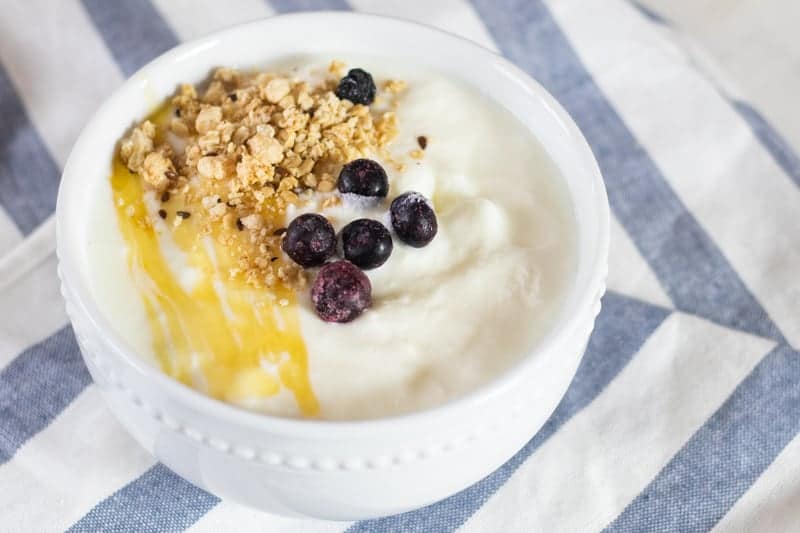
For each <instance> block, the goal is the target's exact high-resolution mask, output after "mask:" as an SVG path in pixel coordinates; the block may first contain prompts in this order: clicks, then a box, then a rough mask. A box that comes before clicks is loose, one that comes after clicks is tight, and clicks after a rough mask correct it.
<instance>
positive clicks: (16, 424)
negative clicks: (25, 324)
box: [0, 326, 91, 464]
mask: <svg viewBox="0 0 800 533" xmlns="http://www.w3.org/2000/svg"><path fill="white" fill-rule="evenodd" d="M90 381H91V378H90V377H89V372H87V370H86V367H85V366H84V364H83V361H82V360H81V356H80V352H79V350H78V345H77V343H76V342H75V337H74V335H73V334H72V328H71V327H69V326H67V327H65V328H64V329H62V330H60V331H58V332H57V333H55V334H54V335H52V336H50V337H49V338H47V339H46V340H44V341H42V342H40V343H39V344H37V345H35V346H32V347H31V348H28V349H27V350H25V351H24V352H22V353H21V354H20V355H19V356H17V357H16V358H15V359H14V360H13V361H11V363H9V365H8V366H6V367H5V368H4V369H3V371H2V372H0V421H2V422H0V464H2V463H4V462H6V461H8V460H9V459H10V458H11V457H13V455H14V453H16V451H17V450H18V449H19V447H20V446H22V445H23V444H24V443H25V442H26V441H27V440H28V439H30V438H31V437H32V436H34V435H35V434H36V433H38V432H39V431H41V430H42V429H44V428H45V427H47V425H48V424H50V422H51V421H52V420H53V419H54V418H55V417H56V416H58V414H59V413H61V411H63V410H64V409H65V408H66V407H67V406H68V405H69V404H70V403H71V402H72V400H74V399H75V397H76V396H78V394H80V392H81V391H82V390H83V389H84V388H86V386H87V385H88V384H89V383H90Z"/></svg>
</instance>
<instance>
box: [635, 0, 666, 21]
mask: <svg viewBox="0 0 800 533" xmlns="http://www.w3.org/2000/svg"><path fill="white" fill-rule="evenodd" d="M630 2H631V5H633V7H635V8H636V9H637V10H638V11H639V13H641V14H642V15H644V16H645V17H646V18H647V19H648V20H651V21H652V22H655V23H656V24H661V25H663V26H669V25H670V23H669V21H668V20H667V19H665V18H664V17H662V16H661V15H660V14H658V13H656V12H655V11H653V10H652V9H650V8H649V7H647V6H646V5H644V4H642V3H641V2H638V1H637V0H630Z"/></svg>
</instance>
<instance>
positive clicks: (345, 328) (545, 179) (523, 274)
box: [87, 58, 576, 420]
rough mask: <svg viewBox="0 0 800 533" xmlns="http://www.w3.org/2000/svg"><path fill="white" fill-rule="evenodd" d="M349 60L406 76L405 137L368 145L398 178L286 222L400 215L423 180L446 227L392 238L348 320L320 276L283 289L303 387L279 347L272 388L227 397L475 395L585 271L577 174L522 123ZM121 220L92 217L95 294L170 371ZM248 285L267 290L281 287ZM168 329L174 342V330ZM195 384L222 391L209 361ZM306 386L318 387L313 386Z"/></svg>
mask: <svg viewBox="0 0 800 533" xmlns="http://www.w3.org/2000/svg"><path fill="white" fill-rule="evenodd" d="M348 64H349V65H354V66H355V65H358V66H359V67H361V68H364V69H366V70H368V71H369V72H371V73H372V75H373V77H374V78H375V80H376V82H379V83H380V82H381V81H382V80H387V79H402V80H404V81H405V82H406V83H407V88H406V89H405V91H403V93H402V95H401V97H399V98H398V105H397V107H396V109H395V110H394V112H395V113H396V116H397V137H396V138H395V140H394V141H393V143H392V144H391V146H390V153H391V160H388V159H387V158H386V157H385V154H378V153H375V154H371V156H370V157H371V158H373V159H375V160H377V161H379V162H380V163H382V164H383V166H384V168H385V169H386V171H387V173H388V175H389V183H390V190H389V195H388V198H387V199H386V201H366V202H365V201H364V200H360V199H358V198H353V197H350V196H349V195H344V196H343V197H342V199H341V202H338V203H332V202H329V201H326V200H327V199H329V198H330V197H331V196H332V195H334V193H314V194H310V195H307V196H305V197H304V198H303V201H302V202H300V203H298V205H296V206H294V205H293V206H290V207H289V208H288V209H287V210H286V212H285V214H284V215H283V216H284V217H285V219H284V223H285V224H288V223H289V222H290V221H291V219H292V218H294V217H296V216H297V215H299V214H301V213H304V212H316V213H321V214H323V215H324V216H326V217H327V218H328V219H329V220H330V221H331V223H332V224H333V225H334V227H335V228H336V230H337V231H338V230H340V229H341V228H342V227H343V226H344V225H346V224H347V223H348V222H350V221H352V220H354V219H356V218H373V219H376V220H379V221H382V222H384V224H385V225H387V227H390V225H389V221H388V215H387V211H388V205H389V202H390V201H391V199H393V198H394V197H396V196H397V195H399V194H401V193H403V192H405V191H410V190H413V191H417V192H419V193H422V194H423V195H425V196H426V197H427V198H429V199H431V201H432V203H433V206H434V209H435V212H436V215H437V218H438V224H439V231H438V234H437V235H436V237H435V238H434V239H433V241H432V242H431V243H430V244H429V245H428V246H426V247H424V248H412V247H409V246H406V245H404V244H403V243H402V242H401V241H400V240H398V239H395V240H394V250H393V253H392V255H391V257H390V258H389V260H388V261H387V262H386V263H385V264H384V265H382V266H381V267H379V268H377V269H374V270H369V271H367V272H366V274H367V276H368V277H369V279H370V281H371V284H372V300H373V305H372V307H371V308H370V309H369V310H368V311H366V312H365V313H364V314H363V315H362V316H361V317H359V318H358V319H357V320H355V321H353V322H351V323H347V324H331V323H327V322H323V321H322V320H320V319H319V318H318V317H317V315H316V313H315V311H314V309H313V306H312V305H311V302H310V298H309V295H308V290H307V289H306V290H305V291H303V290H298V291H296V294H294V297H293V298H291V297H290V298H288V299H284V298H283V297H282V296H281V295H279V296H281V297H278V298H276V299H274V301H275V302H276V305H275V308H276V309H278V311H276V312H277V315H276V317H277V318H275V320H274V322H275V323H276V324H278V326H277V329H278V330H279V329H280V328H281V326H283V327H284V328H285V327H286V325H285V324H282V321H286V320H295V319H296V321H297V328H298V331H299V333H300V337H301V340H302V344H303V354H304V355H303V357H302V358H301V359H302V362H301V363H297V364H295V365H294V366H291V367H287V368H291V369H293V372H294V371H297V372H300V371H302V372H304V373H305V377H304V378H303V380H301V381H302V383H305V385H297V383H298V382H295V383H294V384H295V385H296V386H288V385H287V383H286V380H285V379H283V378H284V377H282V376H280V374H281V372H280V370H278V371H277V374H275V373H276V368H281V367H280V365H281V362H280V361H281V358H282V357H290V356H291V354H289V353H287V354H284V355H281V354H278V355H277V356H276V358H275V359H273V360H267V359H265V360H264V361H265V362H264V365H262V366H263V368H261V369H260V370H259V369H255V370H253V372H256V373H257V372H259V371H263V372H264V373H265V374H269V375H279V377H278V378H276V383H277V385H276V388H275V390H271V389H270V387H266V388H265V389H262V390H261V391H260V392H259V393H255V394H244V395H239V396H235V395H234V396H230V397H225V398H224V399H225V400H226V401H229V402H231V403H234V404H237V405H240V406H242V407H245V408H247V409H253V410H257V411H260V412H263V413H266V414H270V415H276V416H286V417H301V416H313V417H317V418H323V419H335V420H355V419H369V418H379V417H387V416H393V415H400V414H403V413H409V412H414V411H419V410H422V409H426V408H430V407H434V406H437V405H440V404H442V403H445V402H447V401H449V400H451V399H454V398H457V397H459V396H462V395H464V394H466V393H468V392H470V391H472V390H475V389H476V388H478V387H480V386H482V385H484V384H486V383H487V382H489V381H491V380H493V379H495V378H497V377H498V376H499V375H500V374H502V373H503V372H504V371H506V370H508V369H509V368H510V367H511V366H512V365H514V363H516V362H518V361H519V360H520V359H521V358H523V357H526V355H527V354H529V353H530V352H531V350H532V349H533V348H534V347H535V345H536V343H537V342H538V341H539V340H540V339H541V338H542V336H543V334H544V333H545V332H546V331H547V330H548V327H549V326H550V325H551V324H552V322H553V319H554V318H555V315H556V314H557V313H558V311H559V309H560V306H561V305H562V303H563V299H564V297H565V294H566V291H567V289H568V288H569V284H570V283H571V281H572V279H573V274H574V268H575V248H576V242H575V238H576V237H575V235H576V228H575V221H574V216H573V213H572V208H571V205H570V203H569V200H568V196H567V192H566V190H565V185H564V184H563V182H562V179H561V177H560V176H559V175H558V172H557V170H556V168H555V166H554V165H553V164H552V162H551V161H550V159H549V158H548V156H547V154H546V153H545V152H544V150H543V149H542V147H541V146H540V145H539V143H538V142H537V140H536V139H535V138H533V136H532V135H531V133H530V132H529V131H528V130H527V129H526V128H525V127H524V126H523V125H522V124H521V123H519V122H518V121H517V120H516V119H515V118H514V117H513V116H512V115H511V114H510V113H508V112H507V111H506V110H505V109H504V108H503V107H501V106H500V105H499V104H497V103H496V102H494V101H493V100H491V99H490V98H488V97H487V96H485V95H483V94H481V93H480V92H478V91H477V90H475V89H473V88H470V87H468V86H466V85H464V84H462V83H460V82H459V81H457V80H453V79H448V78H446V77H444V76H442V75H440V74H438V73H436V72H428V71H420V70H419V69H417V68H415V67H413V66H409V65H398V64H395V62H394V61H392V62H388V63H387V62H378V61H374V60H372V61H370V60H368V59H364V58H358V59H357V60H356V59H354V60H350V61H348ZM325 65H327V60H323V59H318V58H309V59H304V60H303V63H302V64H293V65H292V64H284V65H279V66H276V67H274V68H283V69H286V68H287V66H288V67H289V68H291V69H294V70H293V75H294V76H299V77H304V78H305V79H309V80H313V79H314V77H315V76H318V75H319V74H318V73H319V72H321V71H324V66H325ZM420 137H424V138H425V141H426V142H424V143H421V142H420V140H419V138H420ZM422 145H424V150H423V149H422ZM409 154H415V155H414V156H410V155H409ZM420 154H421V157H420ZM398 161H399V162H401V163H402V165H401V166H402V167H403V168H401V166H398V165H397V163H398ZM143 197H144V198H145V200H144V201H143V207H142V209H145V210H147V212H148V213H149V215H150V217H151V218H152V219H153V220H154V227H156V229H157V235H158V237H157V241H158V246H159V247H160V250H161V252H162V254H161V255H162V257H163V258H164V261H165V265H166V268H168V269H169V270H170V271H171V272H172V273H174V274H175V277H176V279H177V280H179V284H180V285H182V286H183V287H184V289H187V290H190V289H191V288H192V287H193V286H195V285H196V284H197V283H200V282H199V281H198V277H200V278H202V277H203V276H206V275H208V273H207V272H203V271H202V269H200V270H199V271H198V269H197V268H195V267H193V266H192V265H191V264H190V263H191V261H187V258H186V253H185V252H184V251H182V250H181V248H180V246H176V245H175V242H173V238H172V236H171V235H170V228H169V226H168V224H166V222H162V221H159V220H158V216H157V215H156V213H157V212H158V203H157V201H156V198H155V194H152V193H151V194H149V195H148V194H145V195H144V196H143ZM91 204H92V206H93V209H94V210H95V216H96V217H97V218H98V220H111V219H115V218H118V217H119V216H121V215H120V214H121V213H122V212H123V210H122V209H121V208H120V206H118V205H115V200H114V191H112V181H103V182H101V183H98V184H97V187H96V190H94V191H93V200H92V202H91ZM121 228H124V225H122V224H94V225H92V227H91V229H90V235H88V236H87V246H88V252H89V256H90V258H91V267H92V268H93V272H91V274H92V276H93V279H95V280H96V283H95V284H94V286H93V289H94V297H95V298H96V300H97V301H98V303H99V304H100V307H101V309H102V310H103V311H104V312H105V313H106V314H107V315H108V317H109V318H110V319H111V322H112V323H113V324H115V326H116V327H117V329H118V332H119V334H120V335H121V336H122V337H123V338H124V339H125V340H126V341H127V342H128V343H129V344H130V345H131V347H132V348H133V349H134V350H135V351H136V352H138V353H139V354H141V355H142V357H144V358H146V359H147V360H149V361H152V362H153V364H157V365H159V366H161V367H162V368H163V367H164V362H163V361H160V360H159V358H158V357H157V356H156V353H155V351H154V348H153V346H154V343H155V342H157V339H156V338H154V335H155V333H154V331H153V326H152V316H161V315H158V313H155V314H153V313H152V312H151V313H150V314H148V308H147V307H148V305H150V304H147V303H146V301H144V300H143V298H142V291H143V290H145V289H146V288H147V286H148V284H152V280H151V279H148V278H147V277H146V276H142V274H141V272H138V273H137V272H136V269H131V268H130V261H129V260H130V254H131V243H130V241H129V240H128V239H127V238H126V236H125V231H124V229H121ZM159 228H160V229H159ZM285 259H286V258H282V260H285ZM211 286H214V284H213V283H211ZM216 289H218V290H220V291H222V290H223V289H222V288H221V287H216ZM249 291H251V292H252V296H253V298H255V299H258V298H262V297H263V296H264V294H263V293H264V292H265V291H267V292H269V291H270V289H264V288H262V289H257V288H251V289H249ZM248 297H249V296H248ZM220 300H221V301H225V298H224V297H223V298H220ZM281 309H283V310H281ZM151 311H152V310H151ZM223 311H224V309H223ZM231 312H233V311H231ZM292 317H294V318H292ZM248 331H250V333H248V335H255V336H263V339H262V340H261V341H260V342H262V345H263V347H266V348H265V349H268V348H269V346H270V331H271V330H265V331H263V332H259V331H258V330H255V331H253V330H248ZM162 342H164V343H166V345H167V346H171V344H170V341H169V340H166V341H163V340H162ZM237 342H238V341H237ZM231 349H232V350H235V349H236V347H235V346H232V347H231ZM197 357H206V358H208V357H211V359H212V363H209V364H213V354H211V356H209V354H203V353H200V354H197ZM276 361H277V362H276ZM298 361H299V359H298ZM275 365H278V366H275ZM287 372H288V371H287ZM184 381H185V382H187V384H189V385H190V386H193V387H195V388H197V389H199V390H201V391H204V392H209V391H208V390H207V383H204V376H203V375H202V373H199V374H198V375H196V376H194V377H190V378H188V379H186V380H184ZM297 387H300V388H301V389H302V388H304V387H305V388H307V389H308V390H307V391H305V392H302V393H300V392H298V390H299V389H298V388H297ZM267 389H269V390H267ZM243 390H249V389H243ZM253 390H257V388H256V389H253ZM306 393H307V394H308V395H313V398H314V405H315V407H314V408H313V409H310V408H304V406H303V400H302V399H301V398H304V397H308V398H310V397H311V396H303V394H306ZM308 405H310V404H308ZM308 405H306V407H308Z"/></svg>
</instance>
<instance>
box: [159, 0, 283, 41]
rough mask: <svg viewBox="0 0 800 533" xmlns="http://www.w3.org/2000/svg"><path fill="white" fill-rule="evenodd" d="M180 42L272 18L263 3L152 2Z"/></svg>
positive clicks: (241, 0)
mask: <svg viewBox="0 0 800 533" xmlns="http://www.w3.org/2000/svg"><path fill="white" fill-rule="evenodd" d="M153 5H155V7H156V9H158V11H160V12H161V15H162V16H163V17H164V19H166V21H167V23H168V24H169V25H170V27H172V29H173V30H175V33H177V34H178V37H179V38H180V39H181V40H182V41H188V40H190V39H196V38H197V37H202V36H203V35H206V34H208V33H210V32H212V31H216V30H219V29H221V28H225V27H227V26H232V25H234V24H239V23H241V22H248V21H251V20H256V19H260V18H264V17H268V16H270V15H272V14H273V11H272V10H271V9H270V8H269V7H268V6H267V4H266V2H265V1H264V0H236V1H233V2H219V1H218V0H153Z"/></svg>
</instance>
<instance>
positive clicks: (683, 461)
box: [607, 346, 800, 533]
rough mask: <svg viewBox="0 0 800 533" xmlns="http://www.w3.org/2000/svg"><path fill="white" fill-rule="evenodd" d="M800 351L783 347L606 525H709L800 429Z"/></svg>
mask: <svg viewBox="0 0 800 533" xmlns="http://www.w3.org/2000/svg"><path fill="white" fill-rule="evenodd" d="M798 383H800V352H796V351H794V350H792V349H791V348H789V347H788V346H779V347H777V348H775V349H774V350H773V351H772V352H770V353H769V354H768V355H767V356H766V357H764V359H763V360H762V361H761V362H760V363H759V364H758V366H757V367H756V368H755V369H754V370H753V372H752V373H751V374H750V375H749V376H748V377H747V378H746V379H745V380H744V381H743V382H742V383H740V384H739V386H738V387H737V388H736V390H735V391H734V392H733V394H732V395H731V396H730V397H729V398H728V399H727V400H726V401H725V403H724V404H723V405H722V407H720V408H719V410H717V412H716V413H714V415H713V416H712V417H711V418H710V419H709V420H708V421H707V422H706V423H705V425H704V426H703V427H702V428H701V429H700V430H699V431H697V433H695V434H694V436H692V438H691V439H690V440H689V441H688V442H687V443H686V445H685V446H684V447H683V448H682V449H681V450H680V451H679V452H678V453H677V454H676V455H675V457H673V458H672V460H671V461H670V462H669V464H667V466H666V467H664V469H663V470H662V471H661V472H660V473H659V474H658V476H657V477H656V478H655V479H654V480H653V481H652V482H651V483H650V484H649V485H648V486H647V488H646V489H644V491H642V493H641V494H640V495H639V496H638V497H637V498H636V499H635V500H633V502H631V503H630V505H629V506H628V508H627V509H625V511H624V512H623V513H622V514H621V515H620V516H619V517H618V518H617V519H616V520H615V521H614V522H613V523H612V524H611V525H610V526H609V527H608V529H607V531H609V532H620V533H626V532H630V533H632V532H635V531H636V532H638V531H645V530H647V531H708V530H709V529H711V528H712V527H714V525H715V524H716V523H717V522H719V520H720V519H721V518H722V517H723V516H724V515H725V513H726V512H727V511H728V510H729V509H730V508H731V506H733V504H734V503H735V502H736V501H737V500H738V499H739V498H740V497H741V495H742V494H744V492H745V491H746V490H747V488H748V487H750V486H751V485H752V484H753V482H754V481H755V480H756V479H757V478H758V477H759V476H760V475H761V473H762V472H764V470H765V469H766V468H767V467H768V466H769V465H770V464H771V463H772V461H773V460H774V459H775V457H776V456H777V455H778V453H780V451H781V450H782V449H783V448H784V447H785V446H786V445H787V444H788V443H789V441H790V440H791V439H792V438H793V437H794V436H795V435H796V434H797V433H798V431H800V386H798Z"/></svg>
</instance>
